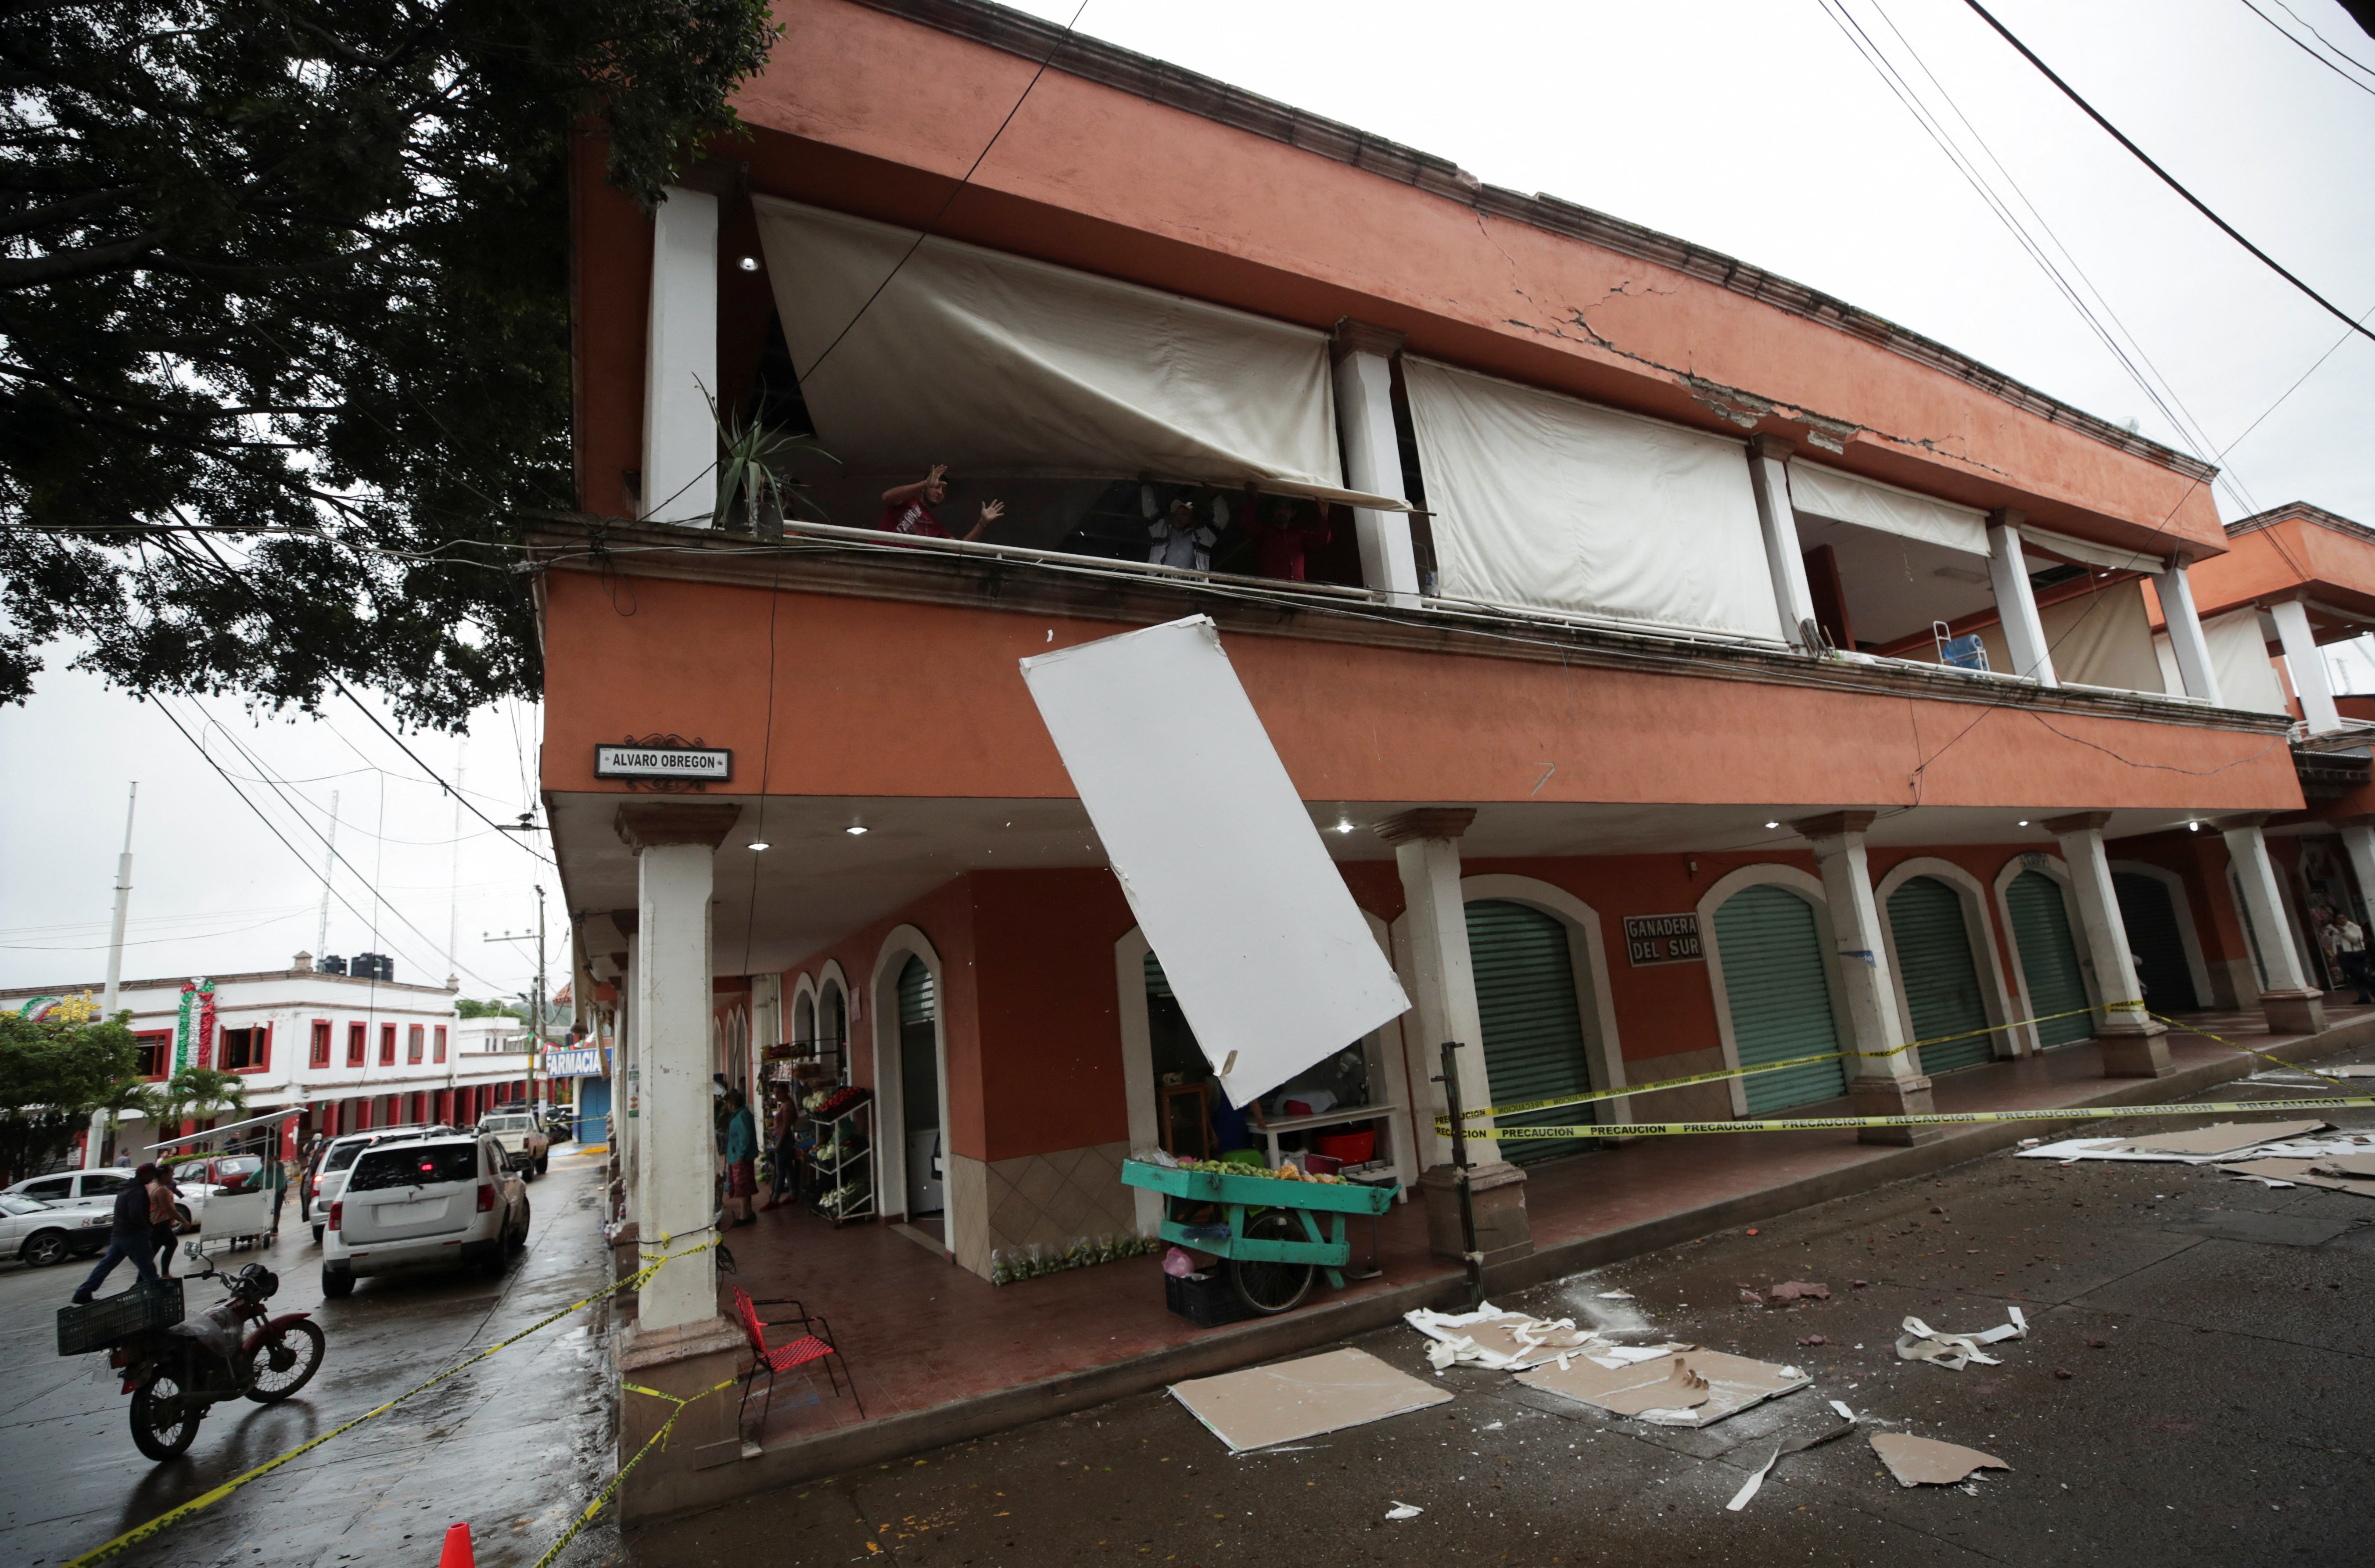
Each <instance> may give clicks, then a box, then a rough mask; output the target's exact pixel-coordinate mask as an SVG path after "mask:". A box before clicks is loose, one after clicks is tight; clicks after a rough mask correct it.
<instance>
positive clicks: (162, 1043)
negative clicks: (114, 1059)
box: [132, 1029, 173, 1083]
mask: <svg viewBox="0 0 2375 1568" xmlns="http://www.w3.org/2000/svg"><path fill="white" fill-rule="evenodd" d="M132 1043H133V1044H134V1045H136V1046H137V1047H138V1048H139V1051H140V1065H139V1067H137V1068H136V1071H137V1072H138V1073H139V1074H140V1076H141V1077H142V1078H145V1079H148V1080H149V1081H150V1082H152V1083H153V1082H156V1081H157V1080H158V1079H162V1078H163V1077H164V1076H165V1075H166V1073H167V1072H169V1071H171V1068H172V1066H173V1032H172V1031H171V1030H170V1029H159V1030H150V1031H148V1032H143V1033H139V1034H136V1035H134V1036H133V1037H132Z"/></svg>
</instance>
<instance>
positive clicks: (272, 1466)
mask: <svg viewBox="0 0 2375 1568" xmlns="http://www.w3.org/2000/svg"><path fill="white" fill-rule="evenodd" d="M716 1244H717V1242H716V1240H715V1238H714V1237H713V1238H712V1239H710V1240H709V1241H706V1242H703V1244H701V1245H699V1246H697V1247H687V1248H686V1249H685V1250H684V1251H682V1252H674V1253H668V1254H667V1255H665V1256H662V1257H660V1258H659V1259H658V1260H657V1261H656V1262H654V1263H651V1264H648V1265H646V1266H645V1267H642V1268H639V1269H637V1270H635V1272H633V1273H632V1274H630V1275H628V1276H627V1277H626V1278H625V1279H621V1280H620V1281H619V1282H618V1283H617V1284H615V1285H611V1286H609V1287H608V1288H607V1289H604V1290H599V1291H595V1292H594V1293H593V1294H592V1295H590V1296H585V1297H582V1298H580V1299H579V1300H577V1301H574V1302H572V1303H570V1304H569V1305H567V1306H565V1307H562V1308H561V1310H560V1311H559V1312H556V1313H553V1314H551V1315H549V1316H547V1317H542V1318H539V1319H538V1320H537V1321H536V1322H534V1323H531V1324H529V1325H528V1326H526V1328H523V1329H521V1330H520V1331H519V1332H518V1333H516V1334H514V1335H512V1336H511V1337H510V1338H505V1339H499V1340H497V1341H496V1342H495V1343H494V1344H491V1345H490V1346H488V1347H487V1348H486V1349H485V1350H480V1351H479V1352H478V1353H477V1354H475V1355H472V1356H467V1357H465V1358H464V1359H463V1360H461V1361H458V1362H455V1363H454V1364H453V1365H452V1366H449V1367H447V1368H446V1369H445V1370H444V1371H443V1372H441V1373H438V1374H437V1375H436V1376H434V1377H432V1378H431V1379H429V1380H428V1381H427V1382H426V1383H420V1384H416V1385H413V1386H412V1387H410V1388H408V1389H406V1390H405V1391H404V1392H403V1393H401V1394H398V1395H397V1396H396V1397H395V1398H393V1399H390V1400H389V1401H387V1403H385V1404H384V1405H381V1406H379V1407H377V1408H376V1409H369V1410H365V1411H364V1412H363V1413H362V1414H361V1415H359V1416H357V1417H355V1418H354V1419H353V1420H352V1421H345V1422H342V1423H341V1424H339V1425H337V1426H334V1427H332V1428H331V1429H330V1430H329V1431H327V1432H324V1433H322V1434H321V1435H320V1436H319V1437H314V1438H311V1439H308V1440H307V1441H305V1442H303V1443H301V1444H298V1445H297V1446H296V1447H294V1448H291V1449H289V1451H288V1452H287V1453H285V1454H279V1455H276V1456H273V1457H272V1458H269V1459H266V1461H265V1462H264V1463H262V1464H261V1465H258V1466H256V1467H255V1468H254V1469H252V1470H249V1471H247V1472H246V1473H245V1474H243V1475H237V1476H233V1477H232V1478H231V1479H230V1480H227V1481H225V1482H223V1483H222V1484H221V1485H220V1486H219V1487H216V1488H214V1489H213V1490H212V1491H205V1492H201V1493H199V1494H198V1495H197V1496H195V1497H194V1498H192V1499H190V1501H188V1502H187V1503H182V1504H180V1505H179V1506H178V1507H173V1508H169V1509H167V1510H166V1511H165V1512H163V1513H162V1514H160V1515H157V1516H156V1517H155V1518H153V1519H150V1520H148V1522H147V1523H145V1524H140V1525H135V1526H134V1527H132V1528H130V1529H128V1530H126V1531H124V1533H123V1534H122V1535H120V1536H117V1537H116V1538H115V1539H113V1540H111V1541H109V1542H107V1543H106V1544H105V1545H104V1546H98V1547H93V1548H92V1549H91V1550H89V1551H86V1552H84V1553H83V1554H82V1555H81V1556H80V1557H77V1558H74V1559H72V1560H70V1561H69V1562H67V1563H66V1565H65V1568H85V1564H88V1563H93V1562H106V1561H107V1560H108V1559H109V1558H111V1557H113V1556H115V1555H116V1554H117V1553H118V1552H122V1551H124V1550H129V1549H131V1548H133V1547H136V1546H138V1545H139V1544H141V1543H142V1542H143V1541H147V1540H150V1539H155V1538H156V1537H157V1536H160V1535H161V1534H163V1533H164V1532H165V1531H166V1530H168V1529H170V1528H171V1527H173V1526H175V1525H177V1524H180V1523H181V1522H182V1521H183V1519H186V1518H188V1517H189V1516H190V1515H193V1514H197V1513H200V1512H203V1511H204V1510H206V1509H208V1508H211V1507H213V1506H214V1505H215V1504H216V1503H220V1502H221V1501H222V1500H223V1499H224V1498H226V1497H229V1496H230V1494H231V1493H232V1492H234V1491H238V1490H239V1489H240V1488H242V1487H243V1486H245V1485H247V1484H248V1483H249V1482H250V1481H254V1480H262V1479H263V1478H264V1477H266V1476H267V1475H270V1474H271V1473H272V1472H273V1471H275V1470H277V1469H278V1468H280V1467H281V1466H283V1465H285V1464H287V1463H288V1462H289V1460H291V1459H294V1458H296V1457H298V1456H300V1455H302V1454H306V1453H310V1452H311V1451H313V1449H316V1448H319V1447H320V1446H321V1445H322V1444H325V1443H327V1442H329V1441H330V1439H332V1438H334V1437H337V1436H338V1435H340V1434H341V1433H343V1432H352V1431H353V1430H354V1429H355V1428H357V1427H359V1426H360V1425H362V1424H363V1423H364V1422H365V1421H375V1420H377V1419H378V1418H379V1417H381V1416H384V1415H385V1414H387V1413H388V1411H390V1410H392V1409H396V1407H397V1406H398V1405H401V1404H403V1403H404V1402H405V1401H406V1400H407V1399H409V1398H412V1397H414V1396H415V1395H419V1394H425V1393H427V1392H428V1391H429V1390H430V1389H431V1388H434V1387H436V1386H437V1385H439V1384H441V1383H443V1382H444V1381H445V1380H446V1379H447V1378H449V1377H455V1376H458V1375H459V1374H461V1373H465V1372H467V1371H468V1370H469V1369H470V1368H472V1367H474V1366H476V1365H478V1364H479V1362H482V1361H485V1360H486V1359H487V1358H488V1357H489V1356H491V1355H493V1354H495V1353H496V1352H497V1351H499V1350H507V1349H509V1348H510V1347H512V1346H514V1345H516V1344H518V1343H519V1342H520V1341H521V1340H523V1339H525V1338H527V1337H528V1336H529V1335H531V1334H534V1333H536V1332H538V1330H540V1329H544V1328H549V1327H550V1326H552V1325H553V1324H556V1323H558V1322H560V1321H561V1319H562V1318H564V1317H567V1316H569V1315H572V1314H573V1313H576V1312H580V1311H583V1310H584V1309H585V1308H586V1307H589V1306H592V1305H593V1304H594V1303H596V1302H598V1301H600V1300H602V1298H603V1297H605V1296H609V1295H614V1294H616V1293H617V1292H619V1291H624V1290H629V1289H640V1288H641V1287H642V1286H643V1285H644V1284H645V1283H646V1282H648V1281H649V1280H650V1279H651V1277H652V1276H653V1275H655V1274H656V1273H658V1272H659V1271H660V1269H661V1267H663V1266H664V1265H666V1264H668V1263H670V1262H672V1261H674V1260H675V1259H677V1258H679V1257H691V1256H693V1255H694V1254H696V1253H702V1252H706V1251H708V1250H709V1249H710V1248H711V1247H714V1246H715V1245H716ZM663 1397H666V1396H663ZM621 1473H622V1474H623V1472H621ZM613 1484H615V1483H613Z"/></svg>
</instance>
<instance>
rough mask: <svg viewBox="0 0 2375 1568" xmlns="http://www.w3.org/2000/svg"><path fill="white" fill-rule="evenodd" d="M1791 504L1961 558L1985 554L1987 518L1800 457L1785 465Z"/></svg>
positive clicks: (1982, 514)
mask: <svg viewBox="0 0 2375 1568" xmlns="http://www.w3.org/2000/svg"><path fill="white" fill-rule="evenodd" d="M1790 509H1791V510H1792V511H1796V512H1802V513H1807V514H1808V515H1810V516H1814V517H1824V518H1828V519H1829V520H1830V521H1831V522H1834V523H1852V524H1854V525H1856V526H1857V527H1859V528H1873V529H1876V530H1878V531H1879V532H1881V533H1884V534H1895V535H1896V536H1898V537H1899V538H1905V539H1919V540H1920V541H1922V542H1923V543H1925V544H1932V545H1939V546H1943V547H1944V548H1947V549H1950V550H1960V551H1961V552H1962V553H1964V554H1965V555H1979V556H1983V555H1986V554H1987V553H1988V520H1987V514H1986V513H1981V512H1979V511H1976V510H1974V509H1973V508H1971V507H1967V506H1956V504H1955V503H1954V502H1952V501H1939V500H1937V499H1935V498H1933V497H1931V496H1926V495H1916V494H1915V493H1914V492H1913V491H1911V490H1901V489H1897V488H1896V486H1895V485H1885V484H1882V483H1881V482H1880V481H1879V480H1877V479H1866V478H1862V477H1858V476H1857V475H1854V474H1849V473H1846V472H1844V471H1842V470H1840V469H1837V468H1826V467H1824V466H1822V465H1820V464H1818V463H1809V462H1807V461H1806V460H1805V459H1804V458H1802V457H1799V458H1793V459H1792V460H1791V461H1790Z"/></svg>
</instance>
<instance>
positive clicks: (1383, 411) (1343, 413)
mask: <svg viewBox="0 0 2375 1568" xmlns="http://www.w3.org/2000/svg"><path fill="white" fill-rule="evenodd" d="M1401 346H1402V335H1401V334H1400V333H1399V332H1388V331H1387V330H1386V329H1385V328H1383V327H1377V326H1370V325H1367V324H1365V323H1361V322H1355V321H1349V320H1348V321H1341V322H1338V323H1337V324H1336V337H1335V344H1334V356H1335V360H1336V430H1337V434H1338V436H1339V438H1340V439H1341V442H1342V443H1343V449H1344V485H1345V488H1346V489H1355V490H1359V491H1361V492H1362V493H1363V494H1365V495H1380V496H1390V497H1392V498H1393V499H1395V500H1396V501H1406V500H1408V499H1409V498H1408V497H1407V496H1406V495H1404V494H1403V492H1402V456H1401V441H1400V437H1399V436H1397V435H1396V434H1395V433H1394V402H1393V378H1394V372H1393V366H1392V363H1391V361H1392V359H1393V356H1394V355H1395V354H1397V353H1400V351H1401ZM1353 530H1354V532H1355V534H1356V535H1357V536H1358V539H1359V542H1360V546H1361V581H1362V582H1363V583H1364V584H1366V585H1367V586H1369V587H1371V588H1376V589H1380V590H1382V591H1383V592H1385V593H1386V594H1388V595H1390V596H1391V598H1392V600H1393V602H1394V603H1396V604H1398V605H1415V604H1417V603H1418V597H1419V581H1418V557H1417V554H1416V552H1415V551H1414V550H1413V549H1412V548H1411V525H1410V514H1409V513H1404V512H1375V511H1371V510H1370V509H1369V508H1367V507H1355V508H1354V509H1353Z"/></svg>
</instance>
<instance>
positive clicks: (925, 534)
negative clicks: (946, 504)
mask: <svg viewBox="0 0 2375 1568" xmlns="http://www.w3.org/2000/svg"><path fill="white" fill-rule="evenodd" d="M948 472H949V466H948V465H947V464H945V463H935V464H933V465H932V471H931V472H930V473H928V474H927V475H925V476H924V477H922V478H920V479H918V480H916V482H915V483H914V484H912V485H893V486H892V488H891V489H887V490H884V491H883V492H882V525H881V526H882V529H883V531H884V532H886V533H892V534H913V535H915V536H917V537H919V538H926V539H953V538H955V537H956V536H955V535H954V534H951V533H950V532H949V531H948V530H947V529H946V528H943V527H941V526H940V520H939V518H937V517H935V516H933V515H932V508H933V507H936V506H938V505H939V504H940V502H942V501H946V500H947V499H948V495H949V485H948V477H947V476H948ZM1005 515H1006V503H1005V502H1004V501H984V502H982V506H981V521H980V522H978V523H975V525H973V532H971V533H969V534H967V535H966V536H965V537H966V538H968V539H978V538H980V537H981V536H982V535H984V534H986V533H987V532H988V531H989V525H991V524H993V523H995V522H997V521H998V519H999V518H1001V517H1003V516H1005Z"/></svg>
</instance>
